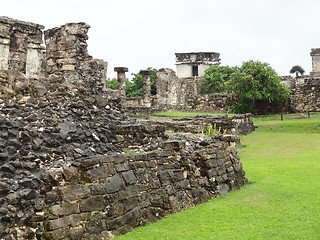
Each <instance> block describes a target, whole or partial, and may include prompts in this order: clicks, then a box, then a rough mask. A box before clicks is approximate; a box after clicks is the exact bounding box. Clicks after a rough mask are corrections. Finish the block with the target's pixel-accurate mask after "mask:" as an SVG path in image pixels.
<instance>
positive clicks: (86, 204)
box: [80, 195, 108, 212]
mask: <svg viewBox="0 0 320 240" xmlns="http://www.w3.org/2000/svg"><path fill="white" fill-rule="evenodd" d="M107 203H108V202H107V200H106V199H105V196H102V195H97V196H91V197H88V198H87V199H84V200H82V201H81V202H80V211H81V212H92V211H102V210H104V209H105V207H106V205H107Z"/></svg>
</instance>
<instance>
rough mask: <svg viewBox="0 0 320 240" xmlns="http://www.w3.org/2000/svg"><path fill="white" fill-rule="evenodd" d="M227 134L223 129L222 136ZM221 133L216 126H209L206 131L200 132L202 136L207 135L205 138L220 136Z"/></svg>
mask: <svg viewBox="0 0 320 240" xmlns="http://www.w3.org/2000/svg"><path fill="white" fill-rule="evenodd" d="M226 132H227V129H225V130H224V131H223V134H225V133H226ZM220 133H221V127H219V128H218V129H217V125H216V124H214V125H213V126H212V125H211V126H210V127H209V128H208V129H205V130H204V131H202V134H204V135H207V136H212V135H216V134H220Z"/></svg>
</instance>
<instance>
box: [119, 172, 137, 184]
mask: <svg viewBox="0 0 320 240" xmlns="http://www.w3.org/2000/svg"><path fill="white" fill-rule="evenodd" d="M122 176H123V178H124V180H125V182H126V183H127V184H128V185H131V184H134V183H136V182H137V179H136V177H135V175H134V174H133V172H132V171H128V172H123V173H122Z"/></svg>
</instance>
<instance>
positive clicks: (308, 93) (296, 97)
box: [290, 78, 320, 112]
mask: <svg viewBox="0 0 320 240" xmlns="http://www.w3.org/2000/svg"><path fill="white" fill-rule="evenodd" d="M290 109H291V111H293V112H308V111H320V79H319V78H309V79H305V80H304V83H301V84H299V85H297V87H296V88H294V89H292V91H291V97H290Z"/></svg>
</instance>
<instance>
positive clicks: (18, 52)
mask: <svg viewBox="0 0 320 240" xmlns="http://www.w3.org/2000/svg"><path fill="white" fill-rule="evenodd" d="M27 47H28V36H27V34H25V33H22V32H20V31H17V30H13V32H12V33H11V35H10V47H9V69H17V70H18V71H19V72H21V73H24V74H25V73H26V66H27V51H28V48H27Z"/></svg>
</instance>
